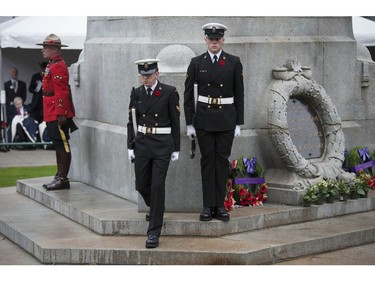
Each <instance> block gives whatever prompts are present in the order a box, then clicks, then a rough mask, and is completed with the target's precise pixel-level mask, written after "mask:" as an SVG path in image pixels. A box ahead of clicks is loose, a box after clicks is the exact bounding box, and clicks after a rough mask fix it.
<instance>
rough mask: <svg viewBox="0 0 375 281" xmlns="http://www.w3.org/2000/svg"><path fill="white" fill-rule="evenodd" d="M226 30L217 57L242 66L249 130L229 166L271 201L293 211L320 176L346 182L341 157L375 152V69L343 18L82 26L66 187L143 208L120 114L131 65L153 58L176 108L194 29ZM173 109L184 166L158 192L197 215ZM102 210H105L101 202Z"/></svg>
mask: <svg viewBox="0 0 375 281" xmlns="http://www.w3.org/2000/svg"><path fill="white" fill-rule="evenodd" d="M208 22H219V23H222V24H224V25H226V26H227V27H228V31H227V32H226V35H225V45H224V50H225V51H227V52H229V53H231V54H234V55H237V56H239V57H240V59H241V62H242V64H243V75H244V86H245V124H244V125H243V126H241V129H242V133H241V136H240V137H238V138H235V140H234V145H233V150H232V155H231V158H230V159H238V158H239V157H240V156H250V157H255V158H257V161H258V162H259V163H260V164H261V165H262V167H263V169H264V171H265V174H264V177H265V180H266V182H267V184H268V186H269V188H268V193H267V195H268V200H269V201H270V202H277V203H283V204H291V205H299V204H301V203H302V196H303V194H304V191H305V188H306V187H307V186H308V185H309V184H311V183H314V182H316V181H317V180H319V179H321V178H323V177H335V178H336V177H342V178H350V177H352V176H353V175H352V174H350V173H346V172H344V171H343V170H342V168H341V167H342V162H343V160H344V149H345V148H348V149H349V148H351V147H354V146H358V145H366V146H369V147H371V146H374V139H375V130H374V126H373V124H374V123H373V121H374V117H375V110H374V109H375V95H374V93H375V79H374V73H375V65H374V62H373V61H372V60H371V58H370V54H369V52H368V51H367V49H366V48H365V47H364V46H362V45H360V44H358V43H357V42H356V41H355V39H354V36H353V31H352V19H351V17H235V16H227V17H211V16H210V17H173V16H170V17H146V16H145V17H141V16H136V17H88V22H87V38H86V41H85V45H84V50H83V51H82V53H81V55H80V58H79V61H78V62H77V63H75V64H73V65H72V66H71V67H70V73H71V86H72V91H73V98H74V102H75V107H76V115H77V118H76V121H77V124H78V125H79V127H80V129H79V130H78V131H77V132H76V133H74V134H72V136H71V146H72V155H73V159H72V166H71V171H70V177H71V178H72V180H76V181H81V182H84V183H87V184H89V185H91V186H93V188H99V189H101V190H104V191H107V192H109V193H112V194H114V195H117V196H119V197H121V198H124V199H126V200H129V201H133V202H136V203H138V206H139V211H145V210H146V208H145V206H144V203H143V202H142V199H141V198H140V197H139V196H138V193H137V191H136V190H135V179H134V167H133V164H132V163H131V162H130V161H129V160H128V157H127V144H126V140H127V131H126V124H127V122H128V104H129V98H130V91H131V88H132V87H133V86H138V85H140V82H139V80H138V73H137V67H136V65H135V64H134V62H135V61H136V60H140V59H145V58H158V59H160V63H159V67H160V73H161V74H160V77H159V78H160V80H161V81H162V82H165V83H167V84H171V85H174V86H175V87H176V88H177V90H178V92H179V94H180V104H181V108H183V106H182V105H183V93H184V81H185V75H186V70H187V66H188V64H189V62H190V60H191V58H192V57H194V56H197V55H200V54H202V53H203V52H205V51H206V45H205V43H204V35H203V30H202V29H201V27H202V26H203V25H204V24H206V23H208ZM189 149H190V140H189V138H188V137H187V136H186V126H185V118H184V112H183V109H182V111H181V152H180V159H179V160H178V161H176V162H172V163H171V165H170V168H169V171H168V178H167V186H166V211H167V212H199V211H200V210H201V207H202V192H201V178H200V153H199V148H198V149H197V155H196V157H195V158H194V159H190V156H189ZM108 204H110V202H108Z"/></svg>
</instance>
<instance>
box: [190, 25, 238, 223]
mask: <svg viewBox="0 0 375 281" xmlns="http://www.w3.org/2000/svg"><path fill="white" fill-rule="evenodd" d="M202 29H203V30H204V34H205V42H206V44H207V48H208V51H207V52H205V53H203V54H202V55H200V56H198V57H195V58H193V59H192V60H191V62H190V65H189V67H188V69H187V77H186V81H185V92H184V110H185V117H186V125H187V135H188V136H189V137H190V138H193V137H194V136H196V137H197V139H198V144H199V149H200V152H201V155H202V158H201V174H202V189H203V210H202V212H201V214H200V220H201V221H210V220H211V219H212V217H215V218H217V219H218V220H222V221H228V220H229V214H228V213H227V212H226V211H225V208H224V198H225V195H226V182H227V177H228V167H229V160H228V158H229V157H230V154H231V149H232V144H233V138H234V136H239V135H240V132H241V131H240V126H239V125H242V124H244V86H243V75H242V64H241V61H240V59H239V58H238V57H237V56H233V55H230V54H228V53H226V52H224V51H223V50H222V46H223V44H224V40H225V38H224V32H225V31H226V30H227V27H226V26H225V25H222V24H219V23H208V24H206V25H204V26H203V27H202ZM194 83H196V84H197V85H198V96H197V98H196V99H197V101H195V100H194ZM195 103H196V105H195ZM195 106H196V109H195ZM193 117H195V118H193Z"/></svg>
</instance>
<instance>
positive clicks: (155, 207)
mask: <svg viewBox="0 0 375 281" xmlns="http://www.w3.org/2000/svg"><path fill="white" fill-rule="evenodd" d="M170 159H171V155H170V154H167V155H163V156H156V157H142V156H139V155H137V156H136V157H135V163H134V165H135V166H134V168H135V180H136V189H137V190H138V192H139V193H140V194H141V196H142V198H143V200H144V201H145V203H146V205H147V206H149V207H150V222H149V226H148V230H147V235H156V236H158V237H159V236H160V233H161V228H162V226H163V218H164V209H165V180H166V178H167V172H168V167H169V162H170Z"/></svg>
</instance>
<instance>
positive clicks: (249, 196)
mask: <svg viewBox="0 0 375 281" xmlns="http://www.w3.org/2000/svg"><path fill="white" fill-rule="evenodd" d="M249 180H250V181H251V182H252V183H251V184H248V183H243V182H249ZM266 198H267V183H265V182H264V178H263V169H262V167H261V165H260V164H259V163H258V162H257V159H256V158H254V157H253V158H247V157H240V158H239V159H238V160H232V161H231V162H230V163H229V174H228V181H227V194H226V197H225V199H224V207H225V209H226V210H227V211H233V210H234V209H236V208H239V207H244V206H259V205H263V202H264V201H265V199H266Z"/></svg>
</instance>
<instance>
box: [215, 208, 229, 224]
mask: <svg viewBox="0 0 375 281" xmlns="http://www.w3.org/2000/svg"><path fill="white" fill-rule="evenodd" d="M215 218H217V219H218V220H221V221H229V214H228V213H227V211H225V209H224V207H217V208H215Z"/></svg>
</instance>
